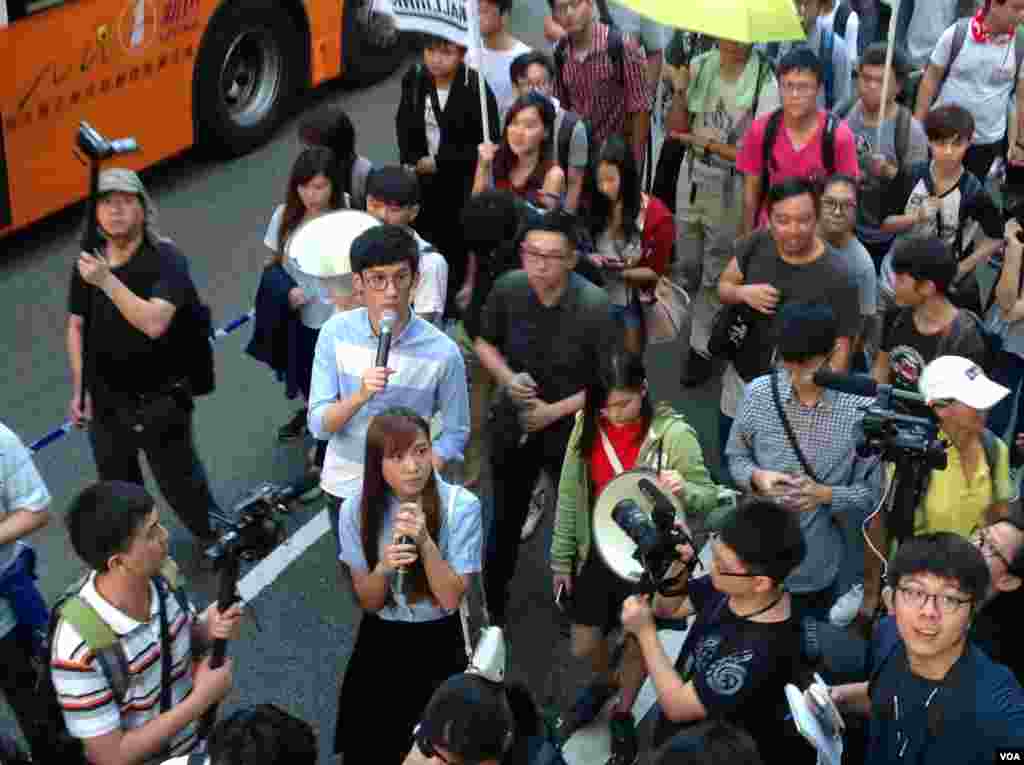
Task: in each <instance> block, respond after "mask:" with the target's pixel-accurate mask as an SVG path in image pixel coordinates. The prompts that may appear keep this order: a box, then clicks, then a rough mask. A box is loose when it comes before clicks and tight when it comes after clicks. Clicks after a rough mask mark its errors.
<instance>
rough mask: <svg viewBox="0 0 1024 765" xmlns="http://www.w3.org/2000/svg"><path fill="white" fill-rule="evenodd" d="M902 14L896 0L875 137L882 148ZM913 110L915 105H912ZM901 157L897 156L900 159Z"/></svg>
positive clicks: (890, 20) (898, 1)
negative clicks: (898, 28) (897, 32)
mask: <svg viewBox="0 0 1024 765" xmlns="http://www.w3.org/2000/svg"><path fill="white" fill-rule="evenodd" d="M899 14H900V0H894V2H893V6H892V15H891V16H890V17H889V34H888V36H887V40H886V49H885V70H884V72H883V73H882V104H881V107H880V108H881V116H879V118H878V134H877V136H876V137H875V145H876V146H878V150H879V151H881V150H882V126H883V125H884V124H885V105H886V104H887V103H888V101H889V72H890V71H892V52H893V48H894V47H895V46H896V20H897V18H898V17H899ZM911 111H913V107H911ZM898 159H899V158H897V160H898Z"/></svg>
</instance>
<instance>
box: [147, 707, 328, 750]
mask: <svg viewBox="0 0 1024 765" xmlns="http://www.w3.org/2000/svg"><path fill="white" fill-rule="evenodd" d="M207 750H208V752H209V754H208V755H207V756H206V757H204V758H202V759H201V760H200V761H199V762H198V763H196V764H195V765H317V744H316V734H315V733H314V732H313V727H312V726H311V725H310V724H309V723H307V722H305V721H304V720H300V719H299V718H297V717H294V716H293V715H290V714H288V713H287V712H285V711H284V710H283V709H281V708H279V707H277V706H274V705H273V704H260V705H259V706H257V707H242V708H241V709H238V710H236V711H235V712H232V713H231V715H230V716H228V717H225V718H224V719H223V720H220V721H219V722H218V723H217V725H216V726H215V727H214V729H213V730H212V731H210V740H209V745H208V746H207ZM163 765H193V763H192V762H191V758H189V757H175V758H173V759H170V760H167V761H165V762H164V764H163Z"/></svg>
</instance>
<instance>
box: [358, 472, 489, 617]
mask: <svg viewBox="0 0 1024 765" xmlns="http://www.w3.org/2000/svg"><path fill="white" fill-rule="evenodd" d="M435 480H436V481H437V493H438V497H439V499H440V511H441V525H440V528H439V530H438V533H437V539H435V540H434V542H435V543H436V544H437V548H438V550H440V551H441V557H442V558H444V560H445V561H446V562H447V563H448V565H449V566H451V568H452V570H453V571H454V572H455V573H456V574H458V575H459V576H465V575H467V574H476V573H479V572H480V571H481V570H482V566H483V525H482V521H481V515H480V500H479V499H477V497H476V495H475V494H473V493H472V492H470V491H469V490H467V489H464V488H462V487H461V486H455V485H453V484H450V483H445V482H444V481H443V480H441V478H440V476H435ZM361 501H362V492H361V491H360V492H357V493H356V494H355V496H353V497H350V498H349V499H346V500H345V502H344V503H343V504H342V506H341V511H340V512H339V516H338V538H339V540H340V549H341V552H340V553H339V555H338V560H340V561H341V562H342V563H344V564H346V565H347V566H348V567H349V569H351V570H352V571H355V572H357V573H360V574H365V573H367V572H368V571H369V570H370V567H369V565H368V563H367V561H366V555H365V554H364V551H363V539H362V530H361V521H360V504H361ZM397 513H398V499H397V497H394V496H393V495H391V496H389V500H388V509H387V511H386V513H385V516H384V519H383V522H382V523H381V528H380V535H379V546H380V551H381V552H380V554H383V548H384V546H385V545H388V544H391V540H392V537H393V534H392V527H393V525H394V521H395V515H396V514H397ZM449 613H451V612H448V611H445V610H444V609H443V608H441V607H440V606H438V605H436V604H435V603H434V602H433V601H431V600H430V599H429V598H428V599H426V600H421V601H419V602H416V603H407V602H406V601H405V598H404V597H403V596H401V595H395V596H394V601H393V602H390V603H388V604H387V605H385V606H384V607H383V608H382V609H381V610H380V611H378V612H377V616H379V617H380V618H381V619H384V620H387V621H403V622H426V621H436V620H437V619H441V618H443V617H445V616H448V615H449Z"/></svg>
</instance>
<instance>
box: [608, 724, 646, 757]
mask: <svg viewBox="0 0 1024 765" xmlns="http://www.w3.org/2000/svg"><path fill="white" fill-rule="evenodd" d="M608 727H609V728H611V733H612V756H611V757H609V758H608V762H607V763H606V765H633V763H635V762H636V761H637V759H638V758H639V756H640V747H639V745H638V743H637V740H636V728H635V727H634V726H633V715H631V714H629V713H626V714H621V713H620V714H616V715H615V716H614V717H612V719H611V720H609V721H608Z"/></svg>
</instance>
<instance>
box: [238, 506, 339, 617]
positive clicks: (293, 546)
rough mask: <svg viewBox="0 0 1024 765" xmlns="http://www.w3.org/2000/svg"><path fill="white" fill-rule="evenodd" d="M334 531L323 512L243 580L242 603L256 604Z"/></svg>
mask: <svg viewBox="0 0 1024 765" xmlns="http://www.w3.org/2000/svg"><path fill="white" fill-rule="evenodd" d="M330 530H331V523H330V521H329V520H328V519H327V511H326V510H321V511H320V512H319V513H317V514H316V515H315V516H314V517H313V518H311V519H310V520H309V521H307V522H306V523H305V524H304V525H303V526H302V528H300V529H299V530H298V531H296V532H295V533H294V534H292V535H291V536H290V537H288V538H287V539H286V540H285V541H284V542H282V543H281V544H280V545H278V546H277V548H275V550H274V551H273V552H272V553H270V555H268V556H267V557H266V558H264V559H263V560H261V561H260V562H259V563H257V564H256V565H255V566H253V568H252V570H251V571H250V572H249V573H248V574H246V575H245V576H243V577H242V578H241V579H240V580H239V582H238V592H239V594H241V596H242V600H243V601H245V602H247V603H248V602H250V601H252V600H254V599H255V598H256V596H257V595H259V594H260V593H261V592H263V590H264V589H266V588H267V587H269V586H270V585H271V584H273V583H274V580H275V579H277V578H278V577H279V576H281V574H283V573H284V570H285V569H286V568H288V566H289V565H291V563H292V562H293V561H295V560H296V559H298V558H299V557H301V556H302V554H303V553H304V552H306V550H308V549H309V548H310V547H312V546H313V545H314V544H316V543H317V542H318V541H319V540H320V537H322V536H323V535H324V534H326V533H327V532H328V531H330Z"/></svg>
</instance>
